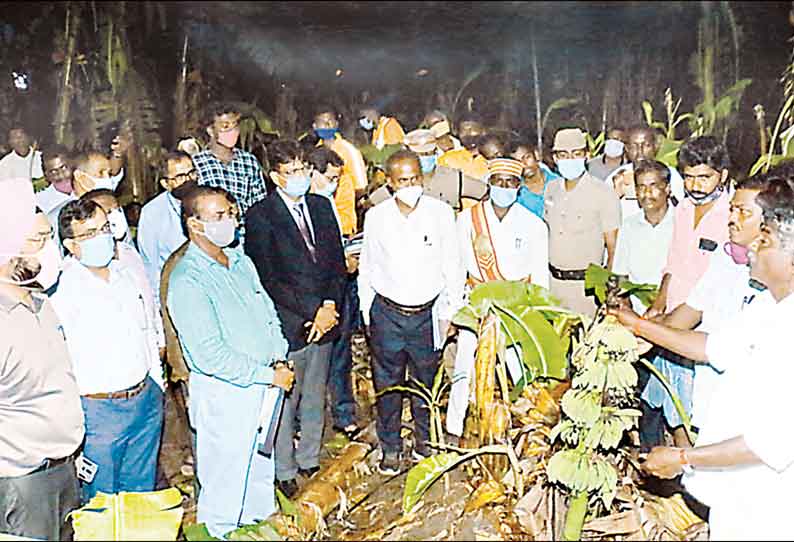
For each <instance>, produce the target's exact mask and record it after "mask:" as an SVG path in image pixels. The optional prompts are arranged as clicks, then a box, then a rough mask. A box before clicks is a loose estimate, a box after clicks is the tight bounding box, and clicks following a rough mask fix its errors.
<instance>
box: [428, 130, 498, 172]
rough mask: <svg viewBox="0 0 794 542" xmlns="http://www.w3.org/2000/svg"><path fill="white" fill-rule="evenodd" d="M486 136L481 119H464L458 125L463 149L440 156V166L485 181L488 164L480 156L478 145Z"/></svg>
mask: <svg viewBox="0 0 794 542" xmlns="http://www.w3.org/2000/svg"><path fill="white" fill-rule="evenodd" d="M485 134H486V130H485V128H484V126H483V124H482V121H480V119H479V118H476V117H474V116H469V117H466V118H464V119H462V120H461V121H460V123H459V124H458V137H459V138H460V142H461V144H462V145H463V148H461V149H453V150H450V151H447V152H445V153H444V154H442V155H441V156H439V157H438V165H439V166H446V167H449V168H452V169H456V170H458V171H462V172H463V173H464V174H466V175H468V176H469V177H473V178H475V179H481V180H484V179H485V177H486V176H487V175H488V162H487V160H486V159H485V158H483V157H482V156H480V152H479V150H478V148H477V145H478V144H479V142H480V139H481V138H482V136H484V135H485Z"/></svg>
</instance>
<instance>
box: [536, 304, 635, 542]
mask: <svg viewBox="0 0 794 542" xmlns="http://www.w3.org/2000/svg"><path fill="white" fill-rule="evenodd" d="M638 358H639V356H638V354H637V341H636V339H635V338H634V335H632V334H631V332H630V331H629V330H627V329H626V328H624V327H623V326H621V325H620V324H619V323H618V322H617V320H616V319H615V318H614V317H612V316H607V317H606V318H604V319H602V320H601V321H600V322H597V323H596V324H595V325H593V326H592V327H591V328H590V329H589V330H588V332H587V333H586V334H585V336H584V339H583V341H582V342H581V343H580V344H579V345H578V346H577V347H576V348H575V349H574V352H573V356H572V358H571V362H572V365H573V367H574V371H575V372H574V377H573V380H572V382H571V388H570V389H569V390H568V391H566V392H565V395H563V397H562V402H561V407H562V413H563V416H562V418H561V419H560V422H559V423H558V424H557V426H556V427H555V428H554V429H553V430H552V433H551V438H552V441H554V440H556V439H559V440H560V441H561V442H562V449H560V450H558V451H557V452H556V453H555V454H554V455H553V456H552V457H551V458H550V459H549V462H548V465H547V468H546V474H547V475H548V478H549V481H550V482H552V483H557V484H559V485H561V486H563V487H565V488H566V489H567V490H568V491H569V492H570V501H569V507H568V515H567V516H566V519H565V528H564V531H563V537H564V539H565V540H579V538H580V534H581V529H582V525H583V524H584V519H585V516H586V514H587V511H588V504H589V502H590V500H591V497H592V498H593V499H594V500H595V501H596V502H598V501H600V502H601V503H602V504H603V506H604V508H606V509H608V508H609V507H610V505H611V503H612V499H613V498H614V496H615V493H616V490H617V482H618V473H617V470H616V469H615V467H614V465H613V463H612V462H611V459H612V457H611V455H613V452H614V450H615V449H616V448H617V447H618V445H619V443H620V441H621V440H622V438H623V435H624V433H625V432H626V431H628V430H630V429H632V428H634V427H635V426H636V425H637V419H638V418H639V416H640V415H641V413H640V411H639V410H636V409H633V408H630V406H631V404H632V396H633V392H634V388H635V387H636V385H637V371H636V370H635V369H634V366H633V363H635V362H636V361H637V360H638Z"/></svg>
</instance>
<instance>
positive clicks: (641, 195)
mask: <svg viewBox="0 0 794 542" xmlns="http://www.w3.org/2000/svg"><path fill="white" fill-rule="evenodd" d="M634 184H635V190H636V193H637V199H638V201H639V204H640V208H641V209H642V213H635V214H633V215H630V216H628V217H627V216H624V217H623V224H622V225H621V227H620V231H619V232H618V241H617V246H616V248H615V262H614V263H613V264H612V271H613V272H614V273H616V274H618V275H627V276H628V277H629V280H630V281H632V282H635V283H638V284H642V283H646V284H656V285H658V284H659V283H660V282H661V280H662V270H663V269H664V265H665V263H667V251H668V249H669V248H670V241H671V240H672V238H673V211H672V210H671V209H670V205H669V201H670V170H669V169H668V168H667V166H666V165H664V164H662V163H661V162H657V161H656V160H644V161H640V162H639V163H638V164H637V169H636V170H635V172H634ZM632 303H633V305H634V310H635V311H637V312H643V311H644V310H645V309H644V308H643V307H642V304H641V303H640V302H639V301H638V300H636V299H632Z"/></svg>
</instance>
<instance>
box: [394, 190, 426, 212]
mask: <svg viewBox="0 0 794 542" xmlns="http://www.w3.org/2000/svg"><path fill="white" fill-rule="evenodd" d="M422 192H424V189H423V188H422V187H421V186H406V187H404V188H400V189H399V190H397V191H396V192H395V193H394V197H396V198H397V199H398V200H400V201H401V202H403V203H404V204H406V205H407V206H408V207H411V208H414V207H416V204H417V203H419V198H421V197H422Z"/></svg>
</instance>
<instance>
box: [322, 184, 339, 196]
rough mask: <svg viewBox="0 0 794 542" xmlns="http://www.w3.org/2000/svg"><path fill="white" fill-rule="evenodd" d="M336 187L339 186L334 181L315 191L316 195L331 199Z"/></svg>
mask: <svg viewBox="0 0 794 542" xmlns="http://www.w3.org/2000/svg"><path fill="white" fill-rule="evenodd" d="M337 186H339V183H338V182H336V181H334V182H329V183H328V184H327V185H325V186H324V187H323V188H320V189H319V190H317V194H319V195H321V196H325V197H326V198H330V197H333V195H334V192H336V187H337Z"/></svg>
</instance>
